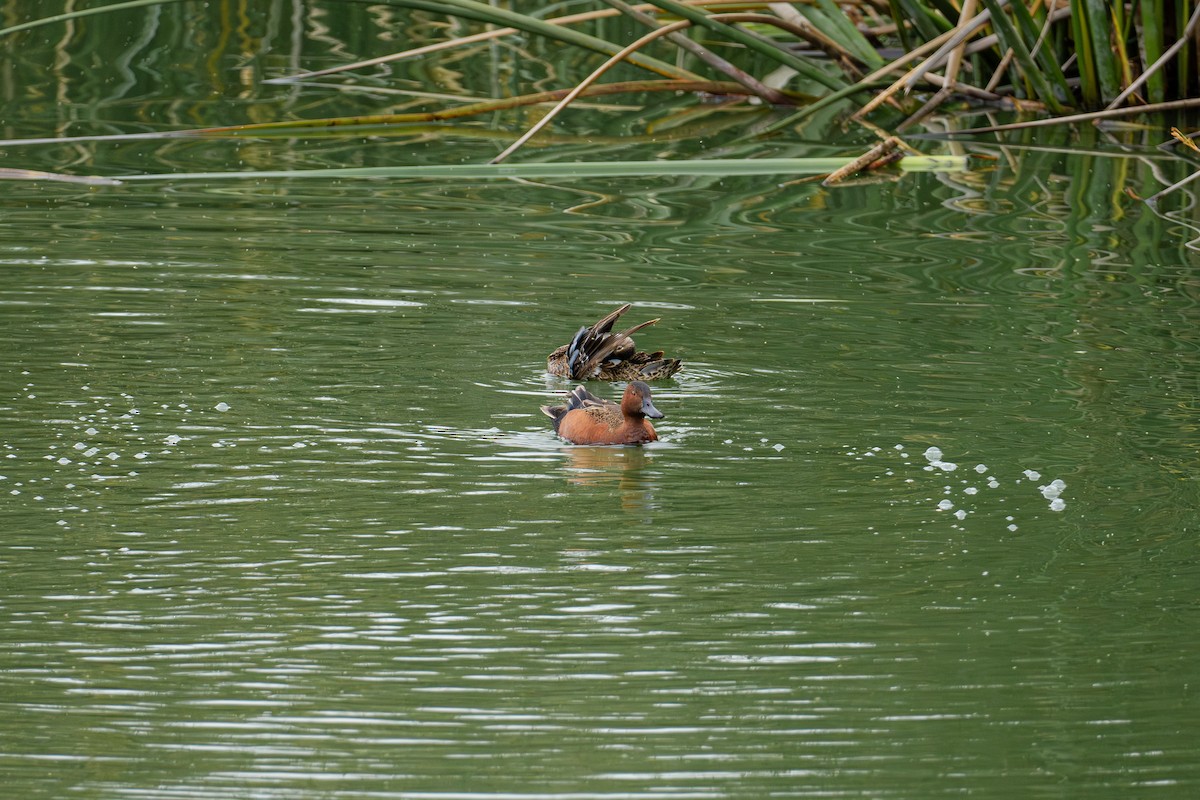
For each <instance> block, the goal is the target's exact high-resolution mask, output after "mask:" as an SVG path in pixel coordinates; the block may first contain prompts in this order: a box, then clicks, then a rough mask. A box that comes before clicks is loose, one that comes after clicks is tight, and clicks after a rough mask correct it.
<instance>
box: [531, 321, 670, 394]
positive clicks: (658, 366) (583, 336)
mask: <svg viewBox="0 0 1200 800" xmlns="http://www.w3.org/2000/svg"><path fill="white" fill-rule="evenodd" d="M629 307H630V304H629V303H626V304H625V305H623V306H621V307H620V308H618V309H617V310H616V311H614V312H612V313H611V314H608V315H607V316H605V317H604V318H602V319H601V320H599V321H598V322H596V324H594V325H590V326H588V327H584V328H580V329H579V331H578V333H576V334H575V337H574V338H573V339H571V343H570V344H564V345H563V346H562V347H559V348H558V349H556V350H555V351H554V352H553V353H551V354H550V356H549V357H548V358H547V359H546V371H547V372H549V373H550V374H551V375H557V376H559V377H561V378H570V379H572V380H577V381H586V380H600V381H653V380H658V379H660V378H669V377H671V376H672V375H674V374H675V373H676V372H678V371H679V367H680V366H682V365H681V364H680V361H679V359H678V358H663V353H662V351H661V350H658V351H656V352H653V353H645V352H641V351H639V350H638V349H637V347H636V346H635V345H634V343H633V339H632V338H630V337H632V335H633V334H635V333H637V332H638V331H640V330H641V329H642V328H644V327H646V326H647V325H653V324H654V323H656V322H658V320H657V319H652V320H649V321H647V322H643V323H640V324H638V325H634V326H633V327H632V328H626V329H625V330H623V331H620V332H617V333H613V330H612V326H613V323H615V322H616V321H617V320H618V319H619V318H620V317H621V315H622V314H624V313H625V312H626V311H628V310H629Z"/></svg>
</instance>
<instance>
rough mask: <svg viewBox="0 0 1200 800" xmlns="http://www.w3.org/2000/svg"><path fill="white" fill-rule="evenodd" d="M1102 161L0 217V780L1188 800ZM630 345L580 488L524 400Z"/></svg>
mask: <svg viewBox="0 0 1200 800" xmlns="http://www.w3.org/2000/svg"><path fill="white" fill-rule="evenodd" d="M165 19H166V18H165ZM171 19H173V18H171ZM139 52H140V51H139ZM148 52H149V51H148ZM144 79H145V78H144V77H143V78H139V80H144ZM71 85H72V86H76V85H77V84H71ZM105 85H108V84H105ZM79 91H80V92H84V91H85V88H84V87H80V88H79ZM26 124H27V125H28V126H29V127H30V129H32V128H35V127H36V125H34V124H33V123H32V122H30V123H26ZM26 134H27V135H29V134H28V131H26ZM1139 141H1140V140H1139ZM238 147H242V148H247V149H249V150H250V151H253V148H254V147H255V145H246V144H241V145H238ZM270 147H274V148H277V149H279V150H280V151H282V148H281V147H280V145H278V144H277V143H276V144H272V145H270ZM291 147H292V148H293V150H292V154H293V156H294V158H295V159H297V160H300V161H306V160H307V161H311V162H312V163H313V164H314V165H315V164H320V165H323V166H328V165H329V164H328V163H327V162H329V161H330V160H336V161H337V162H339V163H348V162H353V161H355V160H358V161H363V160H369V159H372V158H377V157H378V153H379V149H378V146H377V145H376V144H373V143H371V142H363V141H350V140H336V141H335V142H333V143H330V142H294V143H292V145H291ZM439 147H443V148H444V149H440V150H439V149H436V148H432V149H431V148H429V147H427V148H425V149H424V150H422V151H421V156H420V157H421V158H423V159H428V160H431V161H436V160H438V159H442V160H446V161H452V160H454V159H456V158H459V159H462V158H474V157H476V155H477V154H476V153H474V152H472V153H471V154H469V155H464V154H463V152H462V151H461V150H456V149H454V147H456V144H455V143H454V142H450V143H443V144H441V145H439ZM479 147H480V146H479V144H478V142H476V143H474V144H471V145H470V146H469V148H468V149H472V148H473V149H475V150H477V149H479ZM232 148H233V145H230V144H229V143H204V144H202V145H201V144H191V145H187V146H183V145H180V146H177V147H171V148H166V149H156V148H149V149H143V150H136V151H135V150H134V149H133V148H132V146H131V145H122V146H120V147H117V146H112V147H104V146H97V147H96V150H95V151H94V152H93V155H94V157H95V161H94V163H92V164H91V165H90V166H89V169H90V170H92V171H95V172H97V173H104V174H108V172H107V171H109V170H111V171H112V172H120V171H122V170H131V169H142V168H144V169H145V170H146V171H155V172H163V171H169V170H170V169H180V170H186V171H202V170H211V169H214V168H233V165H232V164H231V163H230V162H231V161H233V160H235V159H233V158H231V156H230V152H231V150H232ZM979 149H980V150H981V151H983V152H991V151H990V150H988V149H987V148H986V147H981V148H979ZM13 152H14V151H12V150H10V151H8V156H7V157H8V159H9V161H10V162H11V161H12V160H13ZM21 152H22V153H24V154H26V157H27V159H28V161H30V162H36V163H34V164H31V166H35V167H37V168H46V167H47V166H49V165H50V164H51V163H52V162H56V159H57V158H58V156H56V155H55V152H58V153H61V151H54V150H53V148H49V149H46V148H43V149H26V150H23V151H21ZM406 152H407V151H406ZM243 155H246V153H245V152H244V153H243ZM1113 163H1114V159H1112V158H1111V157H1109V156H1096V155H1086V154H1080V155H1066V154H1045V153H1042V154H1035V155H1026V156H1024V157H1023V158H1021V159H1019V160H1016V161H1014V162H1008V161H1000V162H994V163H988V164H984V165H982V166H980V167H978V168H977V169H976V170H975V171H973V172H972V173H969V174H966V175H959V176H947V175H909V176H905V177H903V178H902V179H899V180H897V181H894V182H886V183H878V184H869V185H861V186H851V187H846V188H842V189H838V190H822V189H819V188H817V187H815V186H812V185H811V184H797V185H790V186H789V185H783V184H785V183H786V180H783V179H776V178H765V177H761V176H758V177H738V178H728V179H724V180H717V179H695V178H680V177H671V178H663V179H636V180H635V179H621V180H615V179H614V180H604V179H595V178H587V179H582V178H580V179H567V180H562V181H542V182H539V183H525V182H507V181H503V182H501V181H469V182H453V183H436V182H428V181H408V180H405V181H399V180H389V181H378V180H355V181H345V180H343V181H328V182H323V181H320V180H319V179H313V180H306V181H304V182H297V181H287V180H272V181H259V182H250V181H242V182H239V181H212V182H188V183H182V182H180V183H178V184H172V183H170V182H167V183H165V184H156V185H149V184H137V185H135V184H125V185H121V186H113V187H108V186H105V187H81V186H75V185H56V184H41V183H17V184H9V185H8V187H7V188H8V191H7V192H6V194H5V196H4V197H3V198H2V199H0V207H2V208H3V211H4V215H3V220H2V222H0V270H2V273H3V276H4V279H3V282H2V283H0V321H2V322H3V330H4V337H5V338H4V341H5V344H6V347H5V352H6V355H5V358H4V360H3V362H0V524H2V529H3V533H2V534H0V581H2V583H0V614H2V615H3V619H4V625H3V626H2V627H0V775H2V776H3V778H4V780H5V782H6V784H7V785H8V787H9V789H10V790H11V791H12V792H13V794H14V796H23V797H28V798H57V797H63V796H70V797H77V798H87V799H88V800H91V799H92V798H95V799H96V800H100V799H101V798H103V799H104V800H108V799H109V798H143V797H155V798H199V797H204V798H244V797H288V798H330V797H355V798H358V797H362V798H367V797H372V798H374V797H382V798H466V797H470V798H488V797H497V798H499V797H504V798H512V797H530V798H534V797H578V798H610V797H632V798H710V797H711V798H718V797H719V798H761V797H768V796H778V797H813V796H831V795H832V796H843V797H871V798H874V797H900V798H927V797H931V796H942V795H961V794H967V793H971V794H975V795H977V796H990V797H1010V796H1013V795H1014V794H1024V795H1029V796H1034V797H1049V796H1061V795H1062V793H1063V792H1064V791H1067V792H1069V793H1072V794H1081V795H1082V794H1086V795H1087V796H1089V797H1097V798H1125V797H1129V796H1132V795H1137V796H1153V797H1185V796H1190V795H1191V794H1192V793H1193V792H1194V790H1195V786H1196V783H1197V780H1198V779H1200V775H1198V772H1197V766H1196V765H1197V764H1198V763H1200V752H1198V747H1197V744H1196V742H1197V741H1200V737H1198V736H1197V734H1198V733H1200V731H1198V730H1197V722H1196V720H1197V719H1200V714H1198V713H1197V712H1198V709H1197V695H1196V686H1195V666H1194V665H1195V664H1196V662H1197V657H1198V655H1200V653H1198V652H1197V639H1196V637H1195V635H1194V631H1195V630H1196V629H1197V622H1198V619H1197V617H1198V611H1200V609H1198V607H1197V602H1196V596H1197V590H1198V589H1200V567H1198V563H1200V562H1198V560H1197V546H1196V506H1197V491H1196V470H1197V463H1198V462H1197V439H1196V421H1197V416H1196V409H1197V407H1198V402H1200V385H1198V384H1197V380H1196V376H1197V375H1198V374H1200V348H1198V344H1200V334H1197V331H1198V330H1200V327H1198V325H1197V323H1198V322H1200V309H1198V306H1197V302H1196V286H1197V284H1196V277H1195V276H1196V259H1195V255H1194V253H1193V251H1192V249H1191V247H1190V245H1189V243H1188V239H1189V233H1188V230H1187V228H1186V227H1184V226H1182V225H1179V224H1175V223H1173V222H1172V221H1170V220H1169V219H1167V218H1164V217H1159V216H1156V215H1154V214H1152V213H1151V212H1149V211H1148V210H1147V209H1146V208H1145V207H1144V206H1142V205H1139V204H1137V203H1135V202H1133V201H1126V200H1124V199H1122V198H1120V197H1114V196H1113V195H1112V193H1111V192H1110V191H1109V190H1108V188H1106V187H1108V186H1110V185H1111V183H1112V175H1111V174H1110V173H1109V172H1106V171H1111V170H1113V169H1114V168H1113V166H1112V165H1113ZM60 166H61V165H60ZM255 166H256V167H263V166H265V165H263V164H256V165H255ZM621 302H631V303H633V304H634V308H633V309H632V310H631V311H630V312H629V318H630V319H631V322H640V321H642V320H643V319H648V318H651V317H661V319H662V321H661V322H660V323H658V324H657V325H655V326H653V327H652V328H650V329H648V330H646V331H644V332H643V333H642V334H641V335H639V337H638V340H639V344H641V345H642V346H643V347H646V348H650V349H663V350H665V351H666V352H667V353H668V354H669V355H672V356H677V357H680V358H682V359H683V360H684V362H685V367H684V370H683V371H682V372H680V373H679V375H678V376H676V378H675V379H673V380H670V381H666V382H662V383H659V384H656V385H655V387H654V392H655V394H654V401H655V404H656V405H657V407H658V408H659V409H660V410H661V411H663V412H664V413H665V414H666V418H665V419H663V420H662V421H661V424H659V425H657V427H658V429H659V432H660V435H661V436H662V441H661V442H659V443H657V444H655V445H652V446H648V447H645V448H578V447H569V446H566V445H565V444H564V443H562V442H560V441H558V440H556V439H555V438H554V437H553V436H552V434H551V432H550V429H549V421H548V420H547V419H546V418H545V417H543V416H542V415H541V414H540V413H539V412H538V406H539V405H541V404H544V403H546V402H548V401H550V400H552V399H553V398H554V396H555V394H556V393H561V392H563V391H565V390H566V389H567V388H569V386H570V384H567V383H565V382H563V381H560V380H558V379H554V378H550V377H549V376H547V375H546V374H545V373H544V359H545V356H546V354H547V353H548V352H549V351H550V350H551V349H552V348H553V347H554V346H556V345H558V344H562V343H564V342H566V341H567V340H568V339H569V337H570V336H571V335H572V334H573V333H574V332H575V330H576V329H577V328H578V327H579V325H581V324H584V323H586V322H590V321H593V320H595V319H596V318H598V317H599V316H601V315H602V314H604V313H605V312H607V311H608V310H611V309H612V308H614V307H615V306H616V305H617V304H619V303H621ZM591 388H592V389H593V390H594V391H597V392H598V393H601V394H609V393H611V394H613V395H615V394H616V392H617V391H619V388H620V387H608V386H593V387H591ZM1064 787H1065V788H1064Z"/></svg>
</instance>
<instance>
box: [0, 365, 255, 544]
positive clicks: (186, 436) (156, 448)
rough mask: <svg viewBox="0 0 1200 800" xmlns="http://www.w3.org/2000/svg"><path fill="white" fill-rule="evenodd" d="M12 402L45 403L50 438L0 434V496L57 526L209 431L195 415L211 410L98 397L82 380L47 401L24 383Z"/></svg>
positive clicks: (220, 405)
mask: <svg viewBox="0 0 1200 800" xmlns="http://www.w3.org/2000/svg"><path fill="white" fill-rule="evenodd" d="M23 374H24V375H26V376H30V375H31V373H30V372H29V371H25V372H24V373H23ZM11 400H12V402H29V401H34V402H36V403H39V404H45V405H46V408H47V410H49V411H50V413H48V414H47V415H46V416H47V423H48V424H49V436H47V437H46V438H43V439H42V440H41V441H39V442H34V441H30V440H29V438H28V436H25V437H22V438H19V439H18V438H11V439H10V438H7V437H4V438H0V454H2V460H0V493H4V494H6V495H8V496H10V497H14V498H18V499H19V500H20V501H24V502H30V501H31V502H32V503H34V504H36V505H37V506H38V507H40V508H43V509H45V510H46V511H47V512H49V513H51V514H53V515H54V521H55V524H56V525H58V526H59V527H61V528H69V527H70V525H71V521H72V520H76V519H78V518H79V517H80V515H83V514H87V513H90V512H92V511H98V510H101V509H103V508H104V497H105V492H106V491H107V490H108V489H109V488H111V487H112V486H115V485H117V484H121V483H128V482H129V481H131V480H136V479H137V478H138V476H139V475H140V474H141V472H140V471H141V470H143V469H147V468H151V467H152V466H153V465H155V464H157V463H161V461H162V460H164V459H165V458H167V457H169V456H171V455H173V454H174V453H176V452H177V451H178V450H179V448H180V446H182V445H185V444H186V443H187V442H188V441H189V440H192V439H194V438H195V437H196V435H197V433H198V432H200V431H206V432H210V431H212V430H216V428H215V427H214V426H212V425H208V424H205V421H204V420H197V419H194V418H195V417H203V416H204V415H206V414H208V413H211V412H209V411H206V410H203V409H196V408H193V407H192V406H191V405H190V404H189V403H187V402H174V403H163V402H139V400H138V399H137V398H135V397H134V396H133V395H132V394H130V393H128V392H120V393H117V394H115V395H108V394H102V393H97V392H96V391H95V390H94V389H93V388H92V387H91V386H89V385H87V384H83V385H81V386H79V390H78V396H77V398H76V397H68V399H65V400H58V401H50V400H48V398H46V397H39V394H38V392H37V391H36V390H35V384H34V382H33V381H30V382H29V383H27V384H26V385H25V386H24V387H23V388H22V389H21V390H20V391H19V392H18V394H17V395H16V396H14V397H12V398H11ZM207 408H211V409H212V410H213V411H216V412H222V413H224V412H227V411H229V410H230V409H231V408H232V407H231V406H230V405H229V404H228V403H226V402H225V401H217V402H215V403H213V404H212V405H211V406H207ZM150 420H153V423H152V424H150V425H147V424H146V423H147V422H148V421H150ZM147 428H149V429H150V430H147ZM163 430H167V431H171V432H169V433H162V431H163ZM175 431H178V432H175ZM0 436H2V434H0ZM39 438H41V437H39ZM214 446H216V445H214ZM225 446H229V447H236V446H237V445H236V442H233V441H229V442H228V443H227V444H226V445H225Z"/></svg>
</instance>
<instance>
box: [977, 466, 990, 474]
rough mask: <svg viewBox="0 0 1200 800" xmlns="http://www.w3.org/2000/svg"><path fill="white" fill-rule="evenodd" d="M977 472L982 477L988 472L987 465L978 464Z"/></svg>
mask: <svg viewBox="0 0 1200 800" xmlns="http://www.w3.org/2000/svg"><path fill="white" fill-rule="evenodd" d="M975 471H976V472H978V473H979V474H980V475H982V474H983V473H985V472H987V465H986V464H976V465H975Z"/></svg>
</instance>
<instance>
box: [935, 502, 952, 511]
mask: <svg viewBox="0 0 1200 800" xmlns="http://www.w3.org/2000/svg"><path fill="white" fill-rule="evenodd" d="M937 507H938V511H949V510H950V509H952V508H954V503H952V502H950V501H949V500H942V501H940V502H939V503H938V504H937Z"/></svg>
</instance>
